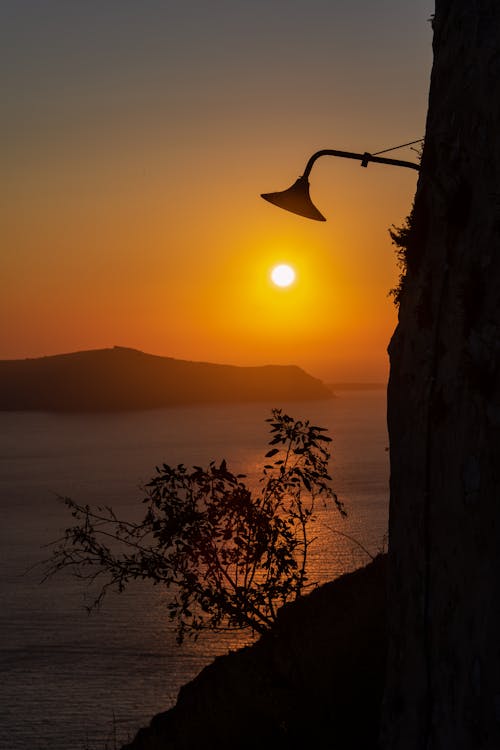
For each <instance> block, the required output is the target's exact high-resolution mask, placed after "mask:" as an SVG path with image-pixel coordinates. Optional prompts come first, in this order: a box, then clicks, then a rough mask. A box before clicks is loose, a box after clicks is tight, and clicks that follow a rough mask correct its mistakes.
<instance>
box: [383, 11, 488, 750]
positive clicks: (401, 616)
mask: <svg viewBox="0 0 500 750" xmlns="http://www.w3.org/2000/svg"><path fill="white" fill-rule="evenodd" d="M434 26H435V39H434V52H435V60H434V67H433V73H432V81H431V91H430V101H429V113H428V121H427V131H426V140H425V148H424V153H423V162H422V171H421V175H420V180H419V186H418V190H417V195H416V201H415V217H414V227H413V230H412V238H411V246H410V254H409V259H408V260H409V265H408V275H407V283H406V287H405V292H404V294H403V299H402V305H401V309H400V319H399V325H398V328H397V330H396V333H395V335H394V337H393V340H392V342H391V346H390V357H391V375H390V384H389V397H388V403H389V432H390V443H391V507H390V550H391V561H390V574H389V575H390V597H389V608H390V609H389V611H390V631H389V632H390V636H389V638H390V640H389V670H388V684H387V693H386V702H385V707H386V708H385V730H384V735H383V736H384V747H385V748H387V750H416V749H417V748H418V749H419V750H424V749H425V750H429V748H434V749H436V750H437V749H438V748H439V749H440V750H441V749H448V748H449V749H450V750H464V749H465V748H467V750H480V748H499V747H500V637H499V634H500V377H499V375H500V373H499V365H500V358H499V349H500V138H499V136H500V3H498V0H477V1H476V2H471V0H453V2H452V1H451V0H437V2H436V15H435V23H434Z"/></svg>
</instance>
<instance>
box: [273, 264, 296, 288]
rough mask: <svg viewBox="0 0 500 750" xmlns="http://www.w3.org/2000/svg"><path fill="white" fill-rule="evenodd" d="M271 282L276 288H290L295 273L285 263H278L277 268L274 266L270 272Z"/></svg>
mask: <svg viewBox="0 0 500 750" xmlns="http://www.w3.org/2000/svg"><path fill="white" fill-rule="evenodd" d="M271 280H272V282H273V284H276V286H281V287H285V286H290V284H293V282H294V281H295V271H294V270H293V268H292V267H291V266H288V265H286V263H280V265H279V266H274V268H273V270H272V271H271Z"/></svg>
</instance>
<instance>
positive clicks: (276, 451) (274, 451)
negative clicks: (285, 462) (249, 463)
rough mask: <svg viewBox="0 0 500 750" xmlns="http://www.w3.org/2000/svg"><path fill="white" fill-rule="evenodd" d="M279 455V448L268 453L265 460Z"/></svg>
mask: <svg viewBox="0 0 500 750" xmlns="http://www.w3.org/2000/svg"><path fill="white" fill-rule="evenodd" d="M277 453H279V450H278V448H272V449H271V450H270V451H268V452H267V453H266V455H265V458H271V456H275V455H276V454H277Z"/></svg>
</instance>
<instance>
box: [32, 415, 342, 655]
mask: <svg viewBox="0 0 500 750" xmlns="http://www.w3.org/2000/svg"><path fill="white" fill-rule="evenodd" d="M267 421H268V422H269V423H270V432H271V440H270V445H271V446H272V448H271V449H270V450H269V451H268V452H267V453H266V459H267V460H268V463H266V464H265V466H264V469H263V474H262V477H261V480H260V484H259V488H258V490H257V491H252V490H251V489H249V488H248V487H247V485H246V484H245V483H244V482H243V479H245V477H244V475H241V474H233V473H232V472H231V471H229V469H228V467H227V464H226V462H225V461H222V462H221V463H220V464H219V465H217V464H216V463H215V462H211V463H210V464H209V466H208V468H205V469H203V468H201V467H199V466H195V467H193V468H192V469H188V468H186V466H184V465H183V464H179V465H178V466H174V467H171V466H168V465H167V464H163V466H161V467H157V469H156V476H155V477H154V478H153V479H152V480H151V481H150V482H149V484H148V485H146V492H147V494H146V498H145V499H144V500H143V502H144V504H145V506H146V512H145V515H144V518H143V520H142V521H141V522H139V523H135V522H131V521H125V520H121V519H119V518H117V516H116V514H115V512H114V511H113V509H112V508H110V507H101V508H96V509H93V508H91V507H90V506H88V505H80V504H78V503H76V502H75V501H74V500H72V499H70V498H63V501H64V502H65V504H66V505H67V507H68V509H69V511H70V512H71V514H72V516H73V518H74V519H75V524H74V525H73V526H70V527H69V528H68V529H66V531H65V534H64V537H63V538H62V539H61V540H59V541H58V542H55V543H54V545H53V546H54V548H53V553H52V556H51V558H50V559H49V560H47V561H46V577H48V576H51V575H52V574H54V573H56V572H57V571H59V570H61V569H66V568H69V569H71V570H72V571H73V572H74V574H75V575H76V576H78V577H80V578H84V579H87V580H90V581H93V580H96V579H98V580H99V581H103V580H104V583H103V584H102V585H101V588H100V592H99V594H98V596H97V598H96V600H95V603H94V604H95V605H97V604H99V603H100V602H101V600H102V598H103V596H104V595H105V593H106V591H107V589H108V588H110V587H114V588H117V589H118V590H119V591H123V590H124V588H125V587H126V586H127V584H128V583H129V582H130V581H132V580H137V579H147V580H150V581H152V582H153V583H154V584H163V585H165V586H166V587H167V588H169V589H172V596H171V597H170V598H169V599H168V605H167V606H168V608H169V614H170V618H171V619H172V620H173V621H175V623H176V627H177V635H178V641H179V642H182V640H183V638H184V636H185V635H191V636H194V637H196V636H197V634H198V633H199V631H201V630H203V629H212V630H215V629H218V628H220V627H231V628H246V627H249V628H251V629H252V630H254V631H256V632H258V633H264V632H266V631H267V630H269V629H270V628H271V627H272V625H273V623H274V621H275V618H276V613H277V609H278V608H279V607H280V606H282V605H283V604H285V603H287V602H289V601H292V600H294V599H297V598H298V597H299V596H300V595H301V593H302V591H303V589H304V587H305V586H306V585H307V561H308V550H309V547H310V544H311V539H310V537H309V535H308V529H309V524H310V522H311V521H312V520H313V519H314V507H315V502H316V500H317V499H318V498H319V497H323V498H324V499H325V500H327V499H329V500H331V501H332V502H333V503H334V504H335V506H336V508H337V510H338V511H339V513H341V514H342V515H345V511H344V508H343V506H342V504H341V503H340V502H339V500H338V498H337V496H336V495H335V493H334V492H333V490H332V489H331V487H330V484H329V482H330V479H331V478H330V476H329V474H328V460H329V451H328V448H327V446H328V443H329V442H330V438H329V437H327V436H326V435H325V434H324V433H325V430H324V429H323V428H321V427H316V426H313V425H311V424H310V423H309V421H298V420H294V419H293V418H292V417H290V416H288V415H286V414H283V413H282V411H281V410H279V409H274V410H273V411H272V417H271V418H270V419H268V420H267Z"/></svg>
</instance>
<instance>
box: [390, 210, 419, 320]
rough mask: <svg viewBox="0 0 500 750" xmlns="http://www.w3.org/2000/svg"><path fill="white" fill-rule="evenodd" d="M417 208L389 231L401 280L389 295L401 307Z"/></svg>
mask: <svg viewBox="0 0 500 750" xmlns="http://www.w3.org/2000/svg"><path fill="white" fill-rule="evenodd" d="M414 211H415V207H414V206H413V207H412V210H411V211H410V213H409V215H408V216H407V217H406V219H405V220H404V222H403V223H402V224H401V226H399V227H396V226H395V225H394V224H393V225H392V227H391V228H390V229H389V234H390V236H391V240H392V244H393V245H395V246H396V262H397V265H398V268H399V279H398V283H397V285H396V286H395V287H393V288H392V289H390V290H389V295H390V296H391V297H392V298H393V299H394V304H395V305H396V307H399V305H400V304H401V297H402V295H403V291H404V286H405V279H406V271H407V267H408V249H409V243H410V237H411V233H412V226H413V220H414Z"/></svg>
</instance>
